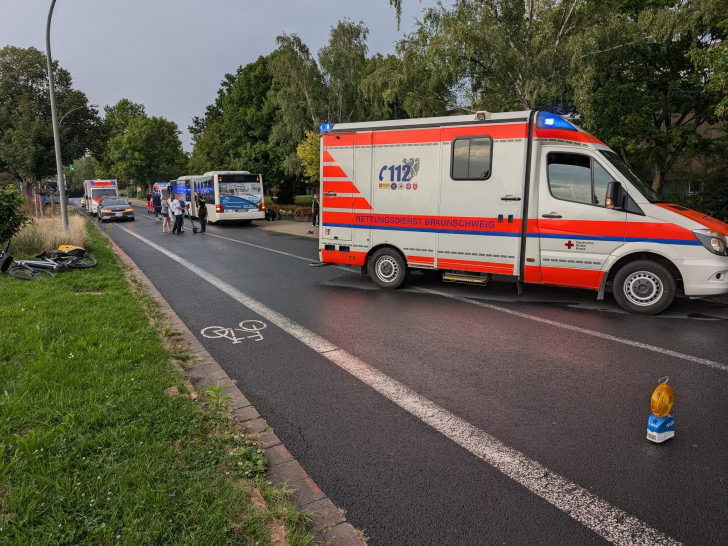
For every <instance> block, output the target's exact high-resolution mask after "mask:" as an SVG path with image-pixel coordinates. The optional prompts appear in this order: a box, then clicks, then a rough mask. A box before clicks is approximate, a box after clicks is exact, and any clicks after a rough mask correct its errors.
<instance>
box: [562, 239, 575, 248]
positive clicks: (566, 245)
mask: <svg viewBox="0 0 728 546" xmlns="http://www.w3.org/2000/svg"><path fill="white" fill-rule="evenodd" d="M564 246H565V247H566V248H568V249H569V250H571V247H572V246H574V243H572V242H571V241H569V242H568V243H565V244H564Z"/></svg>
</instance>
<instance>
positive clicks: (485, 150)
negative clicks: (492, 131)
mask: <svg viewBox="0 0 728 546" xmlns="http://www.w3.org/2000/svg"><path fill="white" fill-rule="evenodd" d="M492 157H493V139H492V138H490V137H487V136H481V137H469V138H456V139H455V140H453V143H452V158H451V161H450V165H451V170H450V177H451V178H452V179H453V180H487V179H488V178H490V173H491V167H492V165H491V161H492Z"/></svg>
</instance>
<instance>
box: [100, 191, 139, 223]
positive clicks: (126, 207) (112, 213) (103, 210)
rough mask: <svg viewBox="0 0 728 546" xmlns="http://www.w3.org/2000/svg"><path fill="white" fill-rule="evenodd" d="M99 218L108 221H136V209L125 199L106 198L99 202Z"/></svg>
mask: <svg viewBox="0 0 728 546" xmlns="http://www.w3.org/2000/svg"><path fill="white" fill-rule="evenodd" d="M98 218H99V220H101V221H102V222H105V221H106V220H122V219H127V220H134V207H133V206H132V204H131V203H129V201H127V200H126V199H124V198H123V197H104V198H102V199H101V201H99V208H98Z"/></svg>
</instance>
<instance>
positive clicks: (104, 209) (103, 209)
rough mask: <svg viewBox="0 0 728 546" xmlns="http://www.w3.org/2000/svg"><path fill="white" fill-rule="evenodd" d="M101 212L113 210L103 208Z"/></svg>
mask: <svg viewBox="0 0 728 546" xmlns="http://www.w3.org/2000/svg"><path fill="white" fill-rule="evenodd" d="M101 212H111V209H101Z"/></svg>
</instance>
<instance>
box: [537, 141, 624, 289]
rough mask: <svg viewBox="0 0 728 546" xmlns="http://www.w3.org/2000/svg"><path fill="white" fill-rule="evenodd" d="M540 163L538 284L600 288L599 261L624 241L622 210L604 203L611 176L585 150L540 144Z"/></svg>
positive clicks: (593, 153)
mask: <svg viewBox="0 0 728 546" xmlns="http://www.w3.org/2000/svg"><path fill="white" fill-rule="evenodd" d="M540 161H541V165H540V169H539V171H540V180H539V197H538V199H539V203H538V219H537V226H538V232H539V245H540V272H541V282H543V283H545V284H558V285H563V286H574V287H583V288H592V289H596V288H599V284H600V282H601V279H602V276H603V274H604V272H603V271H602V269H603V265H604V262H605V261H606V260H607V258H608V257H609V256H610V255H611V254H612V253H613V252H614V251H615V250H616V249H618V248H619V247H621V246H622V245H624V240H625V239H624V238H625V229H626V220H627V215H626V212H624V211H621V210H616V209H612V208H608V207H607V206H606V192H607V185H608V184H609V182H610V181H612V180H614V177H613V176H612V175H611V174H610V173H609V171H608V169H607V168H605V166H604V164H603V163H602V162H601V161H600V160H599V155H598V154H597V153H595V152H592V151H589V150H584V151H581V150H578V151H576V150H575V149H574V148H573V147H572V148H569V147H563V148H560V147H551V146H545V147H543V148H542V154H541V158H540Z"/></svg>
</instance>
